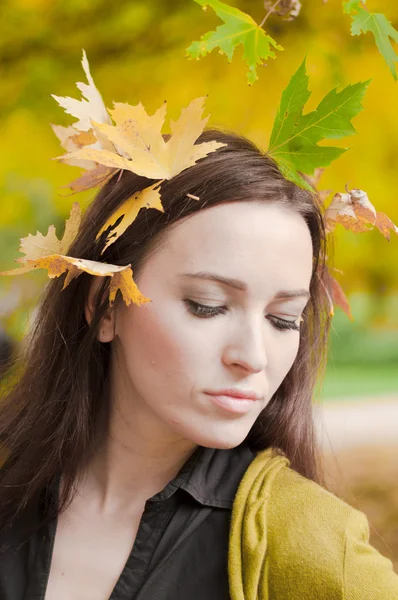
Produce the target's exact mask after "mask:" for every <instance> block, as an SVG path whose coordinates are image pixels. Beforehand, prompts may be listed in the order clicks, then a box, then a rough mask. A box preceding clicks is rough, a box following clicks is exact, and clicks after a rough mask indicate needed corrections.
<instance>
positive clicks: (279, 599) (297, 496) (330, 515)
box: [228, 449, 398, 600]
mask: <svg viewBox="0 0 398 600" xmlns="http://www.w3.org/2000/svg"><path fill="white" fill-rule="evenodd" d="M289 465H290V463H289V461H288V459H287V458H285V457H283V456H277V455H276V456H275V454H274V452H273V449H268V450H265V451H263V452H260V453H259V454H258V455H257V456H256V458H255V459H254V460H253V461H252V463H251V464H250V465H249V467H248V469H247V471H246V472H245V475H244V477H243V478H242V480H241V482H240V485H239V489H238V491H237V494H236V496H235V500H234V505H233V509H232V518H231V528H230V539H229V562H228V575H229V585H230V594H231V600H398V575H397V574H395V573H394V571H393V568H392V563H391V561H390V560H389V559H388V558H386V557H385V556H383V555H382V554H380V553H379V552H378V551H377V550H376V549H375V548H374V547H373V546H371V545H370V544H369V524H368V520H367V518H366V516H365V514H364V513H362V512H360V511H359V510H357V509H355V508H353V507H352V506H350V505H349V504H347V503H346V502H344V501H343V500H341V499H340V498H338V497H337V496H335V495H334V494H332V493H331V492H329V491H327V490H326V489H325V488H323V487H322V486H320V485H318V484H316V483H314V482H313V481H310V480H309V479H306V478H305V477H303V476H302V475H300V474H299V473H297V472H296V471H294V470H293V469H291V468H290V466H289Z"/></svg>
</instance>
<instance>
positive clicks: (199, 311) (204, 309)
mask: <svg viewBox="0 0 398 600" xmlns="http://www.w3.org/2000/svg"><path fill="white" fill-rule="evenodd" d="M184 302H185V304H186V306H187V309H188V311H189V313H190V314H192V315H194V316H195V317H199V318H201V319H209V318H211V317H215V316H217V315H223V314H225V313H226V312H227V310H228V308H227V307H226V306H206V305H205V304H199V303H198V302H195V301H194V300H190V299H188V298H186V299H185V300H184ZM267 318H268V319H269V320H270V322H271V323H272V325H273V327H274V328H275V329H278V330H279V331H286V330H293V331H300V325H299V324H298V323H296V321H289V320H287V319H281V318H280V317H275V316H274V315H268V317H267Z"/></svg>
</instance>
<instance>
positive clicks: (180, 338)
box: [119, 307, 192, 385]
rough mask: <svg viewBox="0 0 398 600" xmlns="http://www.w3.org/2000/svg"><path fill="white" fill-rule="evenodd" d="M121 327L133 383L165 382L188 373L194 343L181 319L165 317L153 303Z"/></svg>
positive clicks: (155, 383) (121, 337) (124, 350)
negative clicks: (149, 308) (139, 381)
mask: <svg viewBox="0 0 398 600" xmlns="http://www.w3.org/2000/svg"><path fill="white" fill-rule="evenodd" d="M138 310H140V309H139V308H138ZM168 317H170V313H168ZM121 329H122V331H121V333H120V334H119V337H120V339H121V342H122V346H123V352H124V356H125V361H126V366H127V369H128V371H129V373H130V375H131V376H132V378H133V383H134V382H135V380H136V379H137V380H142V379H145V380H146V381H149V382H150V383H151V385H157V384H159V385H162V383H164V382H165V380H166V381H170V382H171V381H173V380H175V379H177V378H179V377H181V376H182V375H183V374H185V375H186V374H187V367H188V365H189V363H190V352H191V353H192V343H190V340H189V339H188V338H189V335H188V330H187V328H186V327H184V324H183V323H182V322H181V321H180V322H179V321H178V320H175V321H173V320H172V319H170V318H165V316H164V314H158V313H156V311H155V310H153V309H152V307H151V310H148V309H147V310H145V309H144V310H143V311H142V312H141V313H139V312H138V311H137V312H136V313H135V315H134V318H133V319H130V320H129V321H128V322H126V323H125V324H123V325H122V327H121Z"/></svg>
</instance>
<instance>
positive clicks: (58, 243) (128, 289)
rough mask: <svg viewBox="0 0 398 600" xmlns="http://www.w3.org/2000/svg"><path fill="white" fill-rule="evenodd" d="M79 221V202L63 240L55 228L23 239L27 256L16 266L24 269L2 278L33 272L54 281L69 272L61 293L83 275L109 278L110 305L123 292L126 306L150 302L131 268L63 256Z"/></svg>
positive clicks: (74, 235)
mask: <svg viewBox="0 0 398 600" xmlns="http://www.w3.org/2000/svg"><path fill="white" fill-rule="evenodd" d="M80 219H81V212H80V207H79V205H78V203H77V202H76V203H75V204H74V205H73V207H72V210H71V215H70V218H69V219H68V220H67V221H66V223H65V232H64V235H63V237H62V240H58V238H57V236H56V233H55V227H54V225H50V227H49V229H48V233H47V235H46V236H43V235H42V234H41V233H39V232H38V233H37V234H36V235H34V236H33V235H31V234H29V235H28V237H26V238H22V240H21V245H20V248H19V250H20V252H22V253H23V254H25V256H24V257H21V258H18V259H17V260H16V262H17V263H20V264H21V265H22V266H21V267H19V268H18V269H12V270H10V271H1V272H0V275H22V274H23V273H28V272H29V271H33V270H34V269H46V270H47V273H48V276H49V277H50V278H51V279H52V278H54V277H59V276H60V275H62V274H63V273H65V272H67V275H66V277H65V281H64V285H63V287H62V289H65V288H66V286H67V285H69V283H70V282H71V281H72V279H74V278H75V277H78V276H79V275H80V274H81V273H82V272H83V271H84V272H86V273H89V274H91V275H97V276H100V277H106V276H110V277H111V278H112V281H111V284H110V290H109V301H110V304H111V305H112V303H113V302H114V300H115V297H116V293H117V290H118V289H120V291H121V293H122V295H123V299H124V302H125V303H126V304H127V306H128V305H129V304H131V302H134V303H135V304H138V305H141V304H143V303H145V302H150V301H151V300H150V299H149V298H146V297H145V296H143V294H141V292H140V291H139V289H138V287H137V285H136V284H135V282H134V280H133V272H132V270H131V268H130V265H126V266H118V265H110V264H106V263H101V262H97V261H92V260H85V259H81V258H74V257H72V256H65V255H64V254H63V253H64V252H67V250H68V248H69V247H70V245H71V244H72V242H73V240H74V239H75V237H76V235H77V232H78V229H79V225H80Z"/></svg>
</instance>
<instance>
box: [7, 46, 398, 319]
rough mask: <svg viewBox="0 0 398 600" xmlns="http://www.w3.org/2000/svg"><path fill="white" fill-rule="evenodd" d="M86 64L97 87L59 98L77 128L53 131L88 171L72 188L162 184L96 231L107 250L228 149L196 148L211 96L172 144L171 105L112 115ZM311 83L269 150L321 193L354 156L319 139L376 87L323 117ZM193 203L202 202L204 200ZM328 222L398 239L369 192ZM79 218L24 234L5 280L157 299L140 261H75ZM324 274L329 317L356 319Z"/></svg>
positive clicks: (338, 128) (68, 158)
mask: <svg viewBox="0 0 398 600" xmlns="http://www.w3.org/2000/svg"><path fill="white" fill-rule="evenodd" d="M82 65H83V69H84V71H85V74H86V77H87V81H88V83H81V82H80V83H77V84H76V85H77V87H78V89H79V90H80V91H81V93H82V99H81V100H76V99H74V98H69V97H59V96H55V95H52V96H53V98H54V99H55V100H56V101H57V102H58V104H59V105H60V106H62V107H63V108H64V109H65V112H66V113H68V114H70V115H72V116H73V117H74V118H75V119H77V121H76V122H75V123H74V124H73V125H72V126H69V127H61V126H59V125H52V128H53V131H54V133H55V134H56V136H57V137H58V138H59V140H60V142H61V145H62V147H63V148H64V149H65V150H66V154H63V155H62V156H58V157H56V159H55V160H60V161H62V162H64V163H66V164H69V165H72V166H78V167H81V168H82V169H84V171H85V172H84V173H83V175H81V176H80V177H79V178H78V179H75V180H74V181H72V182H71V183H70V184H68V186H66V187H69V188H71V189H72V190H73V191H74V192H79V191H82V190H86V189H89V188H92V187H96V186H102V185H104V183H106V182H107V181H108V180H109V179H110V177H112V176H113V175H114V174H115V173H117V172H120V173H121V172H122V170H123V169H125V170H128V171H132V172H133V173H136V174H137V175H141V176H144V177H147V178H148V179H155V180H156V182H155V183H154V184H152V185H150V186H148V187H146V188H144V189H143V190H141V191H139V192H137V193H136V194H134V195H133V196H131V197H130V198H128V199H127V200H126V201H125V202H124V203H123V204H122V205H121V206H120V207H119V208H118V209H117V210H116V211H114V212H113V213H112V215H111V216H110V217H109V218H108V220H107V221H106V223H105V224H104V225H103V227H101V229H100V230H99V231H98V232H97V234H96V239H97V240H98V239H99V238H100V237H101V236H102V234H104V233H105V234H106V235H105V242H104V247H103V249H102V251H101V254H103V252H104V251H105V250H106V249H107V248H108V247H109V246H110V245H111V244H113V243H114V242H115V241H116V240H117V239H118V238H119V237H120V236H121V235H122V234H123V233H124V232H125V231H126V229H127V228H128V227H129V226H130V225H131V224H132V223H133V221H134V220H135V218H136V217H137V215H138V212H139V211H140V209H141V208H156V209H157V210H159V211H162V212H163V207H162V204H161V193H160V184H161V183H162V182H163V181H165V180H168V179H171V178H172V177H174V176H175V175H177V174H178V173H180V172H181V171H183V170H185V169H187V168H189V167H191V166H193V165H194V164H195V163H196V162H197V161H198V160H199V159H201V158H204V157H205V156H207V155H208V154H209V153H211V152H215V151H217V150H218V148H221V147H222V146H226V144H223V143H219V142H216V141H211V142H204V143H201V144H195V142H196V141H197V139H198V138H199V136H200V135H201V133H202V132H203V130H204V127H205V125H206V123H207V121H208V119H209V117H207V118H205V119H202V113H203V105H204V101H205V98H197V99H196V100H193V101H192V102H191V103H190V104H189V106H188V107H187V108H185V109H183V110H182V112H181V115H180V118H179V119H178V121H176V122H173V121H171V122H170V130H171V135H170V137H169V138H168V140H167V142H166V141H165V140H164V138H163V135H162V128H163V125H164V120H165V116H166V103H164V104H163V105H162V106H161V107H160V108H159V109H158V110H157V111H156V112H155V113H154V114H153V115H152V116H149V115H148V114H147V113H146V111H145V108H144V107H143V105H142V104H141V103H139V104H137V105H135V106H132V105H130V104H127V103H120V102H114V103H113V106H114V107H113V109H107V108H106V107H105V104H104V102H103V99H102V97H101V94H100V93H99V91H98V89H97V88H96V86H95V84H94V81H93V78H92V76H91V73H90V69H89V64H88V60H87V56H86V53H85V51H84V50H83V58H82ZM307 84H308V76H307V74H306V72H305V60H304V61H303V63H302V64H301V65H300V67H299V68H298V70H297V72H296V73H295V74H294V75H293V77H292V78H291V81H290V82H289V85H288V86H287V88H286V89H285V91H284V92H283V94H282V98H281V103H280V107H279V110H278V112H277V115H276V118H275V122H274V126H273V130H272V133H271V138H270V145H269V149H268V154H269V156H271V157H272V158H273V159H274V160H275V161H276V162H277V163H278V166H279V168H280V170H281V172H282V173H283V174H284V175H285V177H287V179H290V180H291V181H294V182H295V183H296V184H297V185H300V186H301V187H303V188H306V189H310V190H312V191H314V190H316V186H317V184H318V181H319V176H320V174H321V173H322V171H323V168H322V169H321V168H319V167H321V166H325V165H328V164H329V163H330V161H331V160H334V159H335V158H337V157H338V156H339V155H340V154H341V153H342V152H344V151H345V150H344V149H341V148H333V147H321V146H318V145H317V142H318V141H320V140H322V139H325V138H339V137H343V136H344V135H349V134H351V133H354V132H355V129H354V128H353V127H352V125H351V123H350V119H351V118H352V117H353V116H355V114H357V113H358V112H359V111H360V110H361V108H362V106H361V104H360V100H361V98H362V95H363V93H364V91H365V88H366V86H367V84H368V82H365V83H359V84H355V85H350V86H347V87H346V88H344V89H343V90H342V91H341V92H340V93H336V91H335V90H332V91H331V92H329V94H327V96H325V98H324V99H323V100H322V101H321V103H320V104H319V105H318V108H317V109H316V110H315V111H313V112H311V113H307V114H306V115H303V108H304V104H305V103H306V101H307V99H308V97H309V92H308V89H307ZM347 107H349V110H348V108H347ZM332 117H333V118H332ZM300 149H301V151H300ZM309 149H310V150H311V152H309V151H308V150H309ZM309 155H310V156H312V157H314V158H313V160H312V163H311V164H307V162H308V156H309ZM306 161H307V162H306ZM314 169H315V175H314V176H307V177H305V178H303V177H302V173H310V172H314ZM329 194H330V191H327V190H325V191H322V192H319V194H318V196H319V198H320V200H321V201H322V202H324V201H325V199H326V197H327V196H328V195H329ZM191 197H192V198H194V199H197V200H198V198H197V197H196V196H191ZM323 219H324V222H325V228H326V232H327V233H331V232H332V231H333V229H334V227H335V225H336V223H340V224H341V225H343V226H344V227H345V228H346V229H350V230H352V231H354V232H355V233H359V232H364V231H368V230H369V229H372V228H373V227H377V228H378V229H379V230H380V232H381V233H382V234H383V235H384V237H385V238H386V239H387V240H389V239H390V230H392V231H395V233H397V234H398V227H396V226H395V225H394V223H392V221H391V220H390V219H389V217H388V216H387V215H386V214H384V213H380V212H377V211H376V210H375V208H374V207H373V205H372V204H371V202H370V201H369V198H368V196H367V194H366V193H365V192H364V191H362V190H358V189H353V190H351V191H349V190H348V189H347V190H346V193H336V194H335V195H334V197H333V199H332V201H331V203H330V205H329V207H328V208H327V209H326V211H325V212H324V214H323ZM80 221H81V209H80V207H79V204H78V203H76V202H75V203H74V204H73V206H72V209H71V213H70V217H69V219H67V220H66V224H65V230H64V234H63V237H62V239H60V240H59V239H58V238H57V236H56V232H55V227H54V225H50V227H49V229H48V232H47V234H46V235H45V236H44V235H42V234H41V233H39V232H37V233H36V235H31V234H29V235H28V236H27V237H26V238H22V239H21V244H20V247H19V250H20V252H21V253H23V254H25V256H23V257H21V258H18V259H16V262H17V263H19V264H20V265H21V266H20V267H19V268H17V269H12V270H10V271H2V272H0V275H19V274H23V273H27V272H28V271H32V270H34V269H46V270H47V273H48V276H49V277H50V278H54V277H59V276H60V275H62V274H64V273H66V277H65V280H64V284H63V288H62V289H65V287H66V286H67V285H68V284H69V283H70V282H71V281H72V279H74V278H75V277H78V276H79V275H80V274H81V273H82V272H86V273H89V274H91V275H96V276H101V277H104V276H108V277H110V286H109V303H110V305H112V304H113V302H114V300H115V298H116V294H117V292H118V290H120V292H121V294H122V298H123V300H124V302H125V303H126V304H127V305H129V304H131V302H133V303H135V304H137V305H139V306H140V305H141V304H143V303H146V302H150V301H151V300H150V299H149V298H146V297H145V296H144V295H143V294H142V293H141V292H140V291H139V289H138V287H137V285H136V284H135V282H134V279H133V271H132V269H131V265H125V266H118V265H112V264H107V263H103V262H98V261H91V260H86V259H84V258H74V257H71V256H68V254H67V253H68V250H69V248H70V247H71V245H72V243H73V241H74V239H75V237H76V236H77V234H78V231H79V227H80ZM369 226H370V227H369ZM335 270H337V269H335ZM340 272H341V271H340ZM318 276H319V277H320V280H321V283H322V284H323V288H324V291H325V294H326V296H327V298H328V301H329V306H330V314H331V315H333V314H334V310H333V305H334V304H335V305H338V306H340V307H341V308H342V310H343V311H344V312H345V313H346V314H347V315H348V316H349V318H350V319H352V316H351V311H350V307H349V304H348V301H347V299H346V297H345V294H344V292H343V290H342V288H341V286H340V284H339V283H338V282H337V281H336V279H334V277H332V275H331V274H330V271H329V268H327V269H326V271H325V270H323V271H322V272H320V273H319V274H318Z"/></svg>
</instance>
